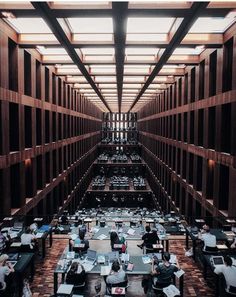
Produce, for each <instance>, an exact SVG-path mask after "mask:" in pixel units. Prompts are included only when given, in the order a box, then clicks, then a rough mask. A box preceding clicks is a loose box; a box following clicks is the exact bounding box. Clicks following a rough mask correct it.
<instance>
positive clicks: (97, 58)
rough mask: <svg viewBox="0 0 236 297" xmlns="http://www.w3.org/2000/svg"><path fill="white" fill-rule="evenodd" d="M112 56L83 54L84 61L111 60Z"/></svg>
mask: <svg viewBox="0 0 236 297" xmlns="http://www.w3.org/2000/svg"><path fill="white" fill-rule="evenodd" d="M113 60H114V58H113V57H112V56H85V57H84V59H83V61H84V62H95V61H96V62H113Z"/></svg>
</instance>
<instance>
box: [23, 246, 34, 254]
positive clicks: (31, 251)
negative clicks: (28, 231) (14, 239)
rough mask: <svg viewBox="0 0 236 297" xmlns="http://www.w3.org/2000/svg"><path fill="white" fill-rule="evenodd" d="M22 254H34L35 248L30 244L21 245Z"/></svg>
mask: <svg viewBox="0 0 236 297" xmlns="http://www.w3.org/2000/svg"><path fill="white" fill-rule="evenodd" d="M20 252H21V253H33V252H34V248H31V247H30V245H29V244H21V246H20Z"/></svg>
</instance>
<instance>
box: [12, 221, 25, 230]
mask: <svg viewBox="0 0 236 297" xmlns="http://www.w3.org/2000/svg"><path fill="white" fill-rule="evenodd" d="M22 229H23V223H22V222H15V223H14V225H13V228H12V231H14V230H16V231H18V230H19V231H21V230H22Z"/></svg>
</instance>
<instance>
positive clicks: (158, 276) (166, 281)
mask: <svg viewBox="0 0 236 297" xmlns="http://www.w3.org/2000/svg"><path fill="white" fill-rule="evenodd" d="M162 259H163V262H162V263H160V264H159V265H157V266H156V267H154V265H155V260H154V259H153V260H152V271H151V274H152V276H153V284H154V285H155V287H160V288H164V287H167V286H169V285H170V284H171V283H172V278H173V276H174V272H176V271H178V270H179V265H178V264H177V266H176V265H174V264H171V263H170V254H169V253H168V252H165V253H163V256H162Z"/></svg>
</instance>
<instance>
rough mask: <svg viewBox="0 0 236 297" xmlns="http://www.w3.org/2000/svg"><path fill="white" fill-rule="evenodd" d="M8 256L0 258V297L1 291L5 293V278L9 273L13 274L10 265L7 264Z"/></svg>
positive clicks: (4, 255)
mask: <svg viewBox="0 0 236 297" xmlns="http://www.w3.org/2000/svg"><path fill="white" fill-rule="evenodd" d="M7 260H8V255H6V254H3V255H1V256H0V295H1V291H5V290H6V287H7V284H6V281H5V277H6V276H8V275H9V274H10V273H11V272H14V268H13V266H12V265H11V263H7Z"/></svg>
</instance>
